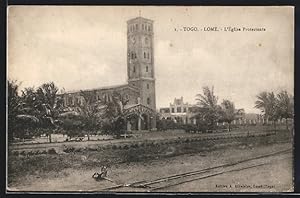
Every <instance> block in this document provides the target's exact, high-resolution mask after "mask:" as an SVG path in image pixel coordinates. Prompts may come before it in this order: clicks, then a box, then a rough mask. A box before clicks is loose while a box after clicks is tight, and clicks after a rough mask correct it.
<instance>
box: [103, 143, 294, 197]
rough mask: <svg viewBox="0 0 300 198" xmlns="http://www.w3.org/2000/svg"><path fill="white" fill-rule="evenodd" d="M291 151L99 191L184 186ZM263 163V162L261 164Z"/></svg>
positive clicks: (151, 189)
mask: <svg viewBox="0 0 300 198" xmlns="http://www.w3.org/2000/svg"><path fill="white" fill-rule="evenodd" d="M291 151H292V149H285V150H281V151H277V152H273V153H269V154H265V155H260V156H256V157H253V158H248V159H245V160H239V161H236V162H233V163H227V164H222V165H218V166H214V167H209V168H205V169H200V170H196V171H190V172H185V173H180V174H174V175H170V176H167V177H161V178H157V179H154V180H150V181H136V182H133V183H129V184H118V185H114V186H111V187H108V188H104V189H101V190H100V191H112V190H120V189H124V188H132V189H133V188H140V189H143V191H148V192H151V191H157V190H163V189H167V188H170V187H172V186H177V185H180V184H185V183H188V182H193V181H196V180H201V179H207V178H210V177H214V176H217V175H222V174H225V173H230V172H237V171H242V170H247V169H251V168H256V167H259V166H264V165H267V164H270V163H271V161H268V162H264V161H263V160H266V159H267V158H270V157H273V156H278V155H283V154H288V153H290V152H291ZM262 161H263V162H262Z"/></svg>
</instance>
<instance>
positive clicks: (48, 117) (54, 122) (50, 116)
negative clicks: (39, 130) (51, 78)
mask: <svg viewBox="0 0 300 198" xmlns="http://www.w3.org/2000/svg"><path fill="white" fill-rule="evenodd" d="M57 92H58V88H57V87H56V85H55V84H54V83H53V82H50V83H44V84H42V85H41V86H40V87H39V88H38V89H37V90H36V94H35V96H36V98H35V102H34V107H35V110H36V111H38V114H39V115H38V118H39V119H40V120H41V121H42V123H43V126H44V127H46V128H52V129H54V130H56V129H57V128H58V123H59V122H60V121H59V120H58V117H59V114H60V113H61V112H62V107H63V100H62V98H60V97H58V95H57ZM47 135H48V137H49V142H51V132H48V134H47Z"/></svg>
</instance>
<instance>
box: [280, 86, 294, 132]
mask: <svg viewBox="0 0 300 198" xmlns="http://www.w3.org/2000/svg"><path fill="white" fill-rule="evenodd" d="M277 108H278V109H277V113H278V116H279V117H280V118H285V120H286V129H287V130H289V128H288V118H291V119H292V118H293V117H294V98H293V96H291V95H289V94H288V93H287V91H281V92H280V93H279V94H277Z"/></svg>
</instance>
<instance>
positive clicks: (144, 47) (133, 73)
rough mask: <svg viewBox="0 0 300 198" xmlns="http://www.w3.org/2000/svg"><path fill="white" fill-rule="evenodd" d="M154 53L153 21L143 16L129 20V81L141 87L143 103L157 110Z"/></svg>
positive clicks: (132, 84)
mask: <svg viewBox="0 0 300 198" xmlns="http://www.w3.org/2000/svg"><path fill="white" fill-rule="evenodd" d="M153 55H154V53H153V21H152V20H150V19H146V18H143V17H137V18H133V19H130V20H128V21H127V75H128V83H129V85H131V86H135V87H138V88H139V90H140V99H141V100H140V102H141V104H143V105H145V106H148V107H150V108H151V109H153V110H154V111H156V100H155V78H154V74H155V73H154V56H153Z"/></svg>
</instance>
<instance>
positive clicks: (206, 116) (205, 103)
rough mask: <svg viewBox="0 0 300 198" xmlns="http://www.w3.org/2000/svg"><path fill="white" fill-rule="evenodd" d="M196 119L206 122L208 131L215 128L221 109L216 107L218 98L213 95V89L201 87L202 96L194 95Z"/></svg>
mask: <svg viewBox="0 0 300 198" xmlns="http://www.w3.org/2000/svg"><path fill="white" fill-rule="evenodd" d="M196 97H197V98H196V101H197V105H198V106H199V107H200V108H199V110H198V117H199V116H201V117H202V120H204V121H206V122H207V125H208V127H209V128H210V129H213V128H215V126H216V123H217V121H218V120H219V119H220V117H221V107H220V106H219V105H218V97H217V96H216V95H215V93H214V87H212V88H211V89H209V87H203V94H197V95H196Z"/></svg>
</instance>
